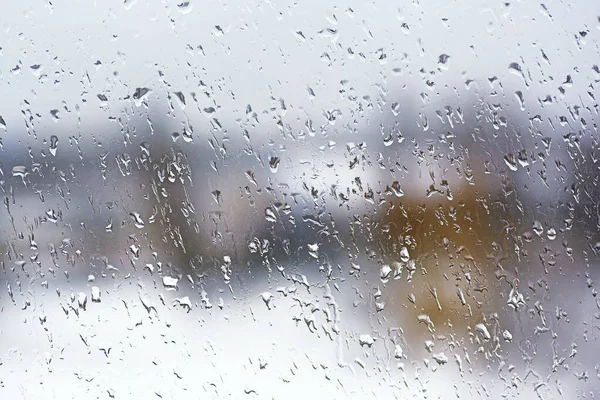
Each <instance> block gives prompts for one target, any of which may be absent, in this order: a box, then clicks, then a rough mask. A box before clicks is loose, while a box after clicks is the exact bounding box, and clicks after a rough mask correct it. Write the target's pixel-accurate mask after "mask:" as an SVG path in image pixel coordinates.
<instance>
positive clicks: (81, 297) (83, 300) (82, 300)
mask: <svg viewBox="0 0 600 400" xmlns="http://www.w3.org/2000/svg"><path fill="white" fill-rule="evenodd" d="M77 304H78V305H79V308H82V309H84V310H85V309H86V307H87V295H86V294H85V293H83V292H79V293H78V294H77Z"/></svg>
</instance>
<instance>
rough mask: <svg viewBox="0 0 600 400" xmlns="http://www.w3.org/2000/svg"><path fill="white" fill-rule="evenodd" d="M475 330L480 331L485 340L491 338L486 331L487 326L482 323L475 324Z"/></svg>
mask: <svg viewBox="0 0 600 400" xmlns="http://www.w3.org/2000/svg"><path fill="white" fill-rule="evenodd" d="M475 330H476V331H477V332H479V333H481V335H482V336H483V338H484V339H485V340H490V339H491V338H492V336H491V335H490V332H489V331H488V328H487V327H486V326H485V325H484V324H477V325H475Z"/></svg>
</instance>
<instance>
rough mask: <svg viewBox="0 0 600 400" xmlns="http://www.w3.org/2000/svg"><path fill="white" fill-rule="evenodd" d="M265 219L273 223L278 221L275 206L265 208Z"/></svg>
mask: <svg viewBox="0 0 600 400" xmlns="http://www.w3.org/2000/svg"><path fill="white" fill-rule="evenodd" d="M265 219H266V220H267V221H269V222H271V223H275V222H277V215H275V211H273V208H271V207H267V208H265Z"/></svg>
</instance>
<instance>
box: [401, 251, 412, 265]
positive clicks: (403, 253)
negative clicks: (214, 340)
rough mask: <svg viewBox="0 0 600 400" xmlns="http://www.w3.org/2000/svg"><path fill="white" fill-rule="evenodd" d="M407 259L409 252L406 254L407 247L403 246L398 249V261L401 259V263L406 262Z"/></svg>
mask: <svg viewBox="0 0 600 400" xmlns="http://www.w3.org/2000/svg"><path fill="white" fill-rule="evenodd" d="M408 260H410V254H408V249H407V248H406V247H403V248H402V249H400V261H402V262H403V263H407V262H408Z"/></svg>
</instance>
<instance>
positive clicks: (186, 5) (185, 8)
mask: <svg viewBox="0 0 600 400" xmlns="http://www.w3.org/2000/svg"><path fill="white" fill-rule="evenodd" d="M192 8H193V5H192V4H191V3H190V2H189V1H184V2H183V3H179V4H177V11H179V12H180V13H181V14H183V15H186V14H189V13H190V12H191V11H192Z"/></svg>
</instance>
